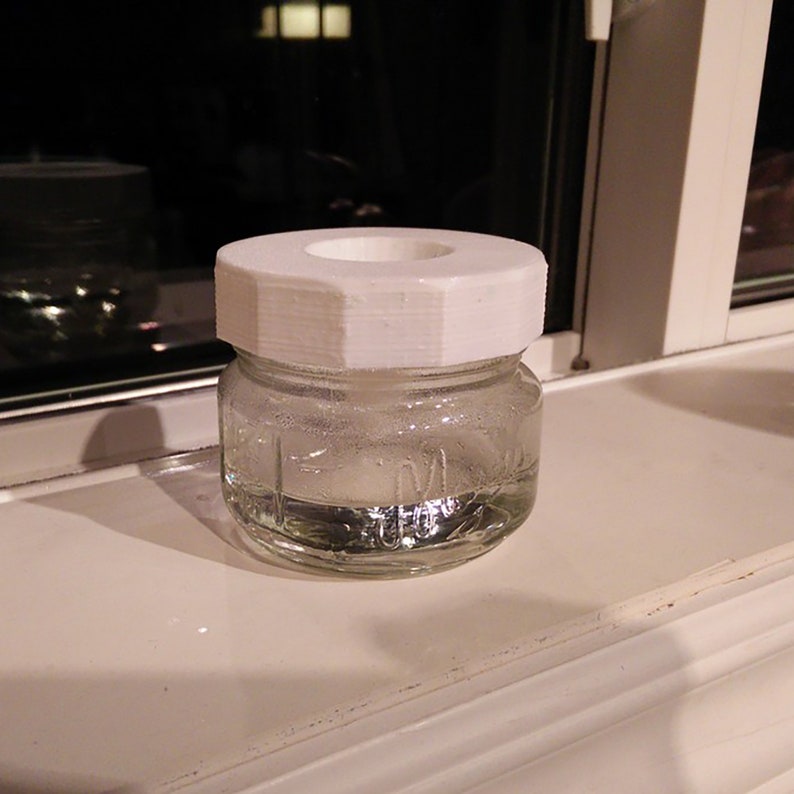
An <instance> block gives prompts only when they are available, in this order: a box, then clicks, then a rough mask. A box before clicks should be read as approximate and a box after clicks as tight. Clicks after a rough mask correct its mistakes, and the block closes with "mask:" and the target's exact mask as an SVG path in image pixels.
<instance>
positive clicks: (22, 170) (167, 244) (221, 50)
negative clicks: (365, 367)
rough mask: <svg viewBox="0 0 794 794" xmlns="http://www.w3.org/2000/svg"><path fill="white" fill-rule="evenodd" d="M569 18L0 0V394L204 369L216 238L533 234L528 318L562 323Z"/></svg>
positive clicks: (433, 5)
mask: <svg viewBox="0 0 794 794" xmlns="http://www.w3.org/2000/svg"><path fill="white" fill-rule="evenodd" d="M583 14H584V12H583V9H582V7H581V3H579V2H574V3H554V2H551V3H545V2H544V3H528V2H526V1H525V0H494V2H490V3H466V2H460V1H459V0H382V1H381V2H377V1H376V0H371V1H369V2H367V0H349V2H341V1H340V2H333V3H330V2H329V3H325V2H324V3H317V2H304V1H302V0H301V1H291V0H281V2H274V0H260V1H259V2H251V1H250V0H236V2H235V0H215V1H214V2H212V1H210V2H192V3H184V2H170V0H165V1H164V0H136V2H130V1H129V0H117V2H112V3H107V2H105V3H87V2H85V1H84V0H74V1H73V2H68V3H64V2H60V1H58V2H53V1H52V0H48V1H44V0H9V1H8V2H6V3H3V4H2V6H1V7H0V60H1V61H2V74H3V78H2V83H1V85H2V88H0V90H1V91H2V106H3V108H4V114H3V115H4V122H3V129H2V138H0V147H1V148H0V376H1V377H0V399H2V400H3V401H4V404H5V405H6V407H8V406H11V405H14V406H16V405H20V404H22V402H24V401H30V400H32V399H33V398H32V397H31V395H33V394H36V395H40V394H41V393H44V392H50V393H61V394H63V393H64V392H67V393H70V394H72V395H75V394H78V393H83V392H85V390H89V391H91V390H96V389H102V388H106V387H107V388H110V386H108V384H114V385H115V386H117V385H118V383H127V384H131V383H134V382H136V381H138V382H139V381H141V380H152V379H157V378H160V379H163V378H176V377H179V378H182V377H184V373H185V372H186V371H202V370H206V369H207V368H210V369H211V368H213V367H217V366H218V365H220V364H222V363H224V362H225V361H226V360H228V358H229V355H230V351H229V350H228V349H227V348H226V346H224V345H222V344H220V343H218V342H216V341H215V340H214V328H213V323H214V318H213V298H212V281H211V279H212V267H213V264H214V256H215V252H216V250H217V249H218V248H219V247H220V246H221V245H223V244H225V243H227V242H230V241H232V240H235V239H240V238H243V237H249V236H253V235H259V234H266V233H269V232H278V231H284V230H291V229H300V228H308V227H331V226H357V225H359V226H360V225H392V226H422V227H443V228H453V229H463V230H471V231H482V232H490V233H495V234H500V235H506V236H510V237H515V238H518V239H521V240H525V241H528V242H531V243H534V244H536V245H539V246H540V247H541V248H543V250H544V251H545V252H546V254H547V257H548V258H549V260H550V263H551V266H552V267H551V275H550V282H549V301H548V316H547V330H561V329H565V328H569V327H570V326H571V315H572V304H573V279H574V268H575V257H576V250H577V242H578V241H577V234H578V225H579V215H580V199H581V188H582V175H583V170H584V148H585V135H586V127H587V118H588V113H589V96H590V86H591V80H592V54H593V53H592V45H590V44H588V43H587V42H585V41H584V35H583V30H582V20H583ZM35 399H39V397H36V398H35Z"/></svg>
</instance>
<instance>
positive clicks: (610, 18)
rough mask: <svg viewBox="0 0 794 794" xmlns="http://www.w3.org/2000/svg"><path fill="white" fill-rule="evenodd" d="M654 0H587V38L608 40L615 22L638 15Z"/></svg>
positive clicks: (590, 39) (585, 17) (585, 22)
mask: <svg viewBox="0 0 794 794" xmlns="http://www.w3.org/2000/svg"><path fill="white" fill-rule="evenodd" d="M654 2H656V0H585V4H584V25H585V38H587V39H588V40H589V41H608V40H609V30H610V28H611V27H612V23H613V22H620V21H622V20H624V19H629V18H630V17H633V16H636V15H637V14H639V13H641V12H643V11H645V10H646V9H647V8H648V7H649V6H652V5H653V4H654Z"/></svg>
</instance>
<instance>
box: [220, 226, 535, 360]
mask: <svg viewBox="0 0 794 794" xmlns="http://www.w3.org/2000/svg"><path fill="white" fill-rule="evenodd" d="M546 270H547V268H546V260H545V259H544V258H543V254H542V253H541V252H540V251H539V250H538V249H537V248H534V247H532V246H531V245H527V244H526V243H520V242H518V241H516V240H508V239H505V238H502V237H493V236H490V235H485V234H472V233H469V232H455V231H446V230H436V229H392V228H383V227H378V228H348V229H312V230H309V231H301V232H286V233H283V234H271V235H265V236H263V237H252V238H250V239H248V240H240V241H239V242H235V243H230V244H229V245H226V246H224V247H223V248H221V249H220V251H218V257H217V260H216V265H215V302H216V317H217V333H218V337H219V338H220V339H223V340H225V341H226V342H230V343H231V344H232V345H234V346H235V347H237V348H241V349H243V350H246V351H248V352H249V353H253V354H255V355H257V356H261V357H264V358H270V359H274V360H277V361H284V362H290V363H294V364H309V365H314V366H318V367H329V368H339V369H370V368H392V367H444V366H450V365H454V364H462V363H465V362H468V361H479V360H482V359H486V358H495V357H497V356H504V355H509V354H513V353H519V352H521V351H522V350H524V348H526V347H527V345H529V343H530V342H532V341H533V340H534V339H536V338H537V337H538V336H540V334H541V333H542V332H543V313H544V306H545V295H546Z"/></svg>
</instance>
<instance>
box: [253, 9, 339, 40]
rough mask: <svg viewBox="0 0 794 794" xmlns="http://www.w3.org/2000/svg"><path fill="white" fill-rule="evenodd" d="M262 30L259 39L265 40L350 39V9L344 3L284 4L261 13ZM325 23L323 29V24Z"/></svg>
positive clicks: (259, 31)
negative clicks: (279, 38) (321, 4)
mask: <svg viewBox="0 0 794 794" xmlns="http://www.w3.org/2000/svg"><path fill="white" fill-rule="evenodd" d="M261 20H262V27H261V28H260V30H258V31H257V33H256V35H257V36H258V37H259V38H263V39H274V38H277V37H281V38H283V39H318V38H320V36H322V37H323V38H324V39H348V38H350V6H349V5H344V4H341V3H330V4H323V6H322V14H321V7H320V5H319V4H318V3H313V2H285V3H282V4H281V5H280V6H278V7H277V6H272V5H268V6H265V7H264V8H263V9H262V15H261ZM321 20H322V25H321V24H320V22H321Z"/></svg>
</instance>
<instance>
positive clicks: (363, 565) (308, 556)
mask: <svg viewBox="0 0 794 794" xmlns="http://www.w3.org/2000/svg"><path fill="white" fill-rule="evenodd" d="M535 475H536V472H535V471H524V472H522V474H521V476H520V477H517V478H515V479H513V480H511V481H510V482H508V483H501V484H500V485H499V486H498V487H494V488H487V489H479V490H477V491H474V492H470V493H466V494H459V495H454V496H446V497H442V498H438V499H429V500H426V501H423V502H419V503H416V504H411V505H391V506H380V507H349V506H344V507H343V506H333V505H323V504H316V503H312V502H305V501H302V500H297V499H293V498H290V497H288V496H285V495H284V494H277V493H274V492H272V491H267V490H264V489H262V488H261V487H259V488H257V487H251V486H250V485H248V486H246V484H244V483H241V481H240V480H239V478H236V477H235V476H234V475H232V474H230V473H228V472H227V474H226V476H225V477H224V480H223V490H224V497H225V499H226V502H227V504H228V506H229V508H230V510H231V512H232V514H233V516H234V517H235V519H236V520H237V523H238V524H239V525H240V527H241V530H242V532H241V535H242V539H243V541H244V542H245V544H246V546H247V548H248V549H249V550H250V551H251V552H252V553H253V554H255V555H256V556H260V557H261V556H264V557H267V556H269V555H276V556H278V557H280V558H285V559H287V560H289V561H291V562H293V563H297V564H299V565H301V566H308V567H311V568H316V569H322V570H326V571H334V572H338V573H346V574H350V575H357V576H370V577H381V578H394V577H405V576H418V575H424V574H428V573H432V572H435V571H440V570H444V569H445V568H450V567H453V566H456V565H459V564H461V563H463V562H466V561H467V560H470V559H472V558H474V557H478V556H480V555H481V554H484V553H485V552H487V551H489V550H490V549H492V548H493V547H494V546H496V545H497V544H498V543H500V542H501V541H502V540H504V538H505V537H507V536H508V535H509V534H511V533H512V532H513V531H514V530H515V529H516V528H517V527H518V526H519V525H520V524H521V523H523V521H524V520H525V519H526V518H527V516H528V515H529V513H530V511H531V509H532V505H533V503H534V500H535V482H536V476H535Z"/></svg>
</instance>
